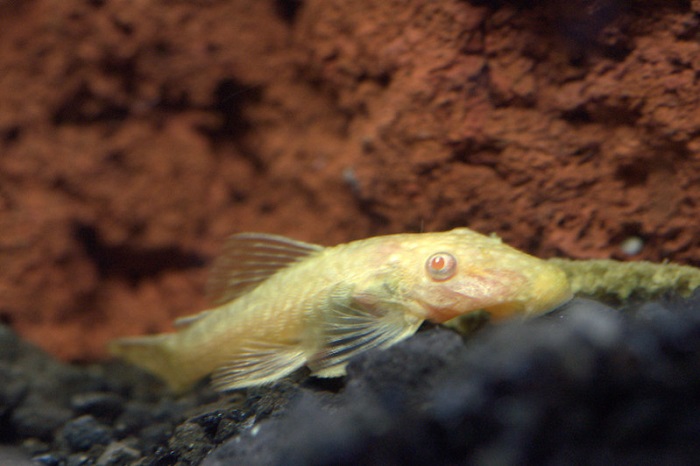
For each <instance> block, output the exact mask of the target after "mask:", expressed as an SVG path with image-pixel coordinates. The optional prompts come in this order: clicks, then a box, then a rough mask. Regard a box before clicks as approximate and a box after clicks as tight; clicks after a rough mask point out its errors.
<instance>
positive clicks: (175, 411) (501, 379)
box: [0, 292, 700, 466]
mask: <svg viewBox="0 0 700 466" xmlns="http://www.w3.org/2000/svg"><path fill="white" fill-rule="evenodd" d="M0 440H2V444H3V448H5V449H8V448H13V447H19V448H20V449H21V451H23V452H24V455H25V456H26V457H27V458H29V457H32V458H33V459H34V461H35V464H43V465H57V466H58V465H66V466H69V465H70V466H75V465H93V464H95V465H122V464H134V465H161V466H165V465H181V466H184V465H195V464H203V465H205V466H214V465H228V464H253V465H255V464H272V465H308V464H317V465H330V464H348V465H349V464H376V465H379V464H382V465H387V464H571V463H573V462H575V463H579V464H581V463H587V464H641V463H645V464H652V463H653V464H691V463H695V462H697V459H698V454H697V452H696V450H697V448H696V445H698V444H699V442H700V293H698V292H696V293H695V295H694V296H693V297H691V298H689V299H679V298H665V299H661V300H659V301H656V302H647V303H638V304H634V305H627V306H625V307H624V308H622V309H613V308H611V307H608V306H606V305H604V304H601V303H598V302H595V301H590V300H584V299H575V300H574V301H572V302H571V303H570V304H568V305H567V306H565V307H564V308H563V309H560V310H558V311H556V312H554V313H551V314H549V315H547V316H544V317H541V318H537V319H533V320H531V321H527V322H513V323H507V324H503V325H487V326H486V327H484V328H483V329H481V330H480V331H478V332H476V334H474V335H472V336H469V337H462V336H460V335H459V334H457V333H455V332H453V331H451V330H448V329H444V328H441V327H432V326H427V327H425V328H424V329H422V330H421V331H420V332H418V333H417V334H416V335H415V336H414V337H412V338H410V339H408V340H406V341H404V342H401V343H399V344H397V345H396V346H394V347H391V348H389V349H387V350H384V351H382V350H376V351H369V352H367V353H366V354H362V355H360V356H358V357H357V358H356V359H354V360H353V361H352V362H351V363H350V365H349V366H348V375H347V376H346V377H345V378H343V379H330V380H322V379H313V378H308V377H306V373H304V372H303V371H302V372H299V373H296V374H294V376H293V377H291V378H287V379H284V380H282V381H281V382H279V383H276V384H272V385H270V386H267V387H262V388H258V389H248V390H238V391H233V392H231V393H227V394H224V395H219V394H216V393H215V392H213V391H212V390H211V389H210V388H208V387H207V386H206V384H203V385H200V386H198V388H197V389H196V390H194V391H192V392H190V393H188V394H186V395H184V396H179V397H176V396H173V395H169V394H168V393H167V392H165V390H164V388H163V387H162V386H161V385H160V384H159V383H158V382H157V381H156V380H155V379H152V378H151V377H150V376H148V375H146V374H144V373H141V372H139V371H138V370H137V369H133V368H130V367H128V366H126V365H121V364H118V363H107V364H98V365H90V366H82V367H81V366H77V365H65V364H61V363H58V362H56V361H54V360H53V359H51V358H50V357H49V356H47V355H45V354H44V353H43V352H41V351H39V350H37V349H35V348H34V347H32V346H30V345H28V344H26V343H24V342H22V341H21V340H19V338H18V337H16V336H15V335H14V334H13V333H12V332H11V331H10V330H9V329H8V328H6V327H3V328H2V329H1V330H0ZM17 464H20V463H17Z"/></svg>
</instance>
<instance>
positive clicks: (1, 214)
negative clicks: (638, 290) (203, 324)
mask: <svg viewBox="0 0 700 466" xmlns="http://www.w3.org/2000/svg"><path fill="white" fill-rule="evenodd" d="M533 3H536V6H533V5H532V4H533ZM698 17H700V2H697V1H693V2H688V1H667V2H658V1H652V0H649V1H640V2H633V3H630V2H627V3H624V2H617V1H614V0H597V1H593V2H591V1H590V0H589V1H583V0H576V1H573V2H572V1H566V2H565V1H563V0H562V1H555V0H551V1H546V2H520V1H464V0H439V1H427V0H425V1H415V2H409V3H408V4H407V3H406V2H396V1H387V2H379V1H362V0H360V1H357V2H343V1H338V0H307V1H304V2H300V1H295V0H286V1H285V0H277V1H272V0H269V1H258V0H212V1H208V2H176V3H158V2H146V3H143V2H119V1H111V0H94V1H84V0H65V1H61V2H55V1H51V0H33V1H29V2H18V1H12V0H10V1H4V2H0V70H1V71H0V264H1V265H2V266H1V267H0V316H1V317H2V319H3V320H5V321H7V322H10V323H11V324H12V325H13V326H14V327H15V328H16V329H17V330H18V331H19V332H21V333H22V334H23V335H24V336H25V337H27V338H28V339H30V340H32V341H34V342H36V343H38V344H40V345H41V346H43V347H44V348H46V349H48V350H50V351H51V352H53V353H54V354H57V355H59V356H61V357H62V358H65V359H71V360H89V359H93V358H96V357H100V356H102V355H103V354H104V352H103V347H104V343H105V341H106V340H107V339H109V338H113V337H115V336H118V335H126V334H137V333H145V332H155V331H163V330H167V329H168V328H169V327H170V320H171V319H172V318H174V317H175V316H178V315H183V314H188V313H191V312H194V311H197V310H199V309H202V308H203V307H205V306H206V301H205V299H204V297H203V284H204V281H205V278H206V265H207V264H208V263H209V262H210V260H211V259H212V257H214V255H215V254H216V251H217V249H218V248H219V246H220V245H221V243H222V242H223V240H224V238H225V237H226V236H227V235H228V234H229V233H232V232H237V231H250V230H253V231H266V232H274V233H280V234H286V235H290V236H293V237H295V238H298V239H303V240H309V241H315V242H320V243H323V244H333V243H336V242H340V241H346V240H350V239H354V238H359V237H365V236H371V235H375V234H383V233H393V232H402V231H417V230H421V229H423V230H438V229H447V228H451V227H454V226H457V225H466V226H470V227H472V228H474V229H477V230H480V231H482V232H491V231H493V232H497V233H498V234H500V235H501V236H503V238H504V239H505V240H506V241H508V242H509V243H511V244H513V245H514V246H517V247H520V248H522V249H525V250H527V251H529V252H531V253H534V254H537V255H540V256H545V257H546V256H553V255H562V256H568V257H575V258H586V257H616V258H623V257H625V256H624V254H623V252H622V251H621V250H620V247H619V246H620V244H621V242H622V241H623V240H625V239H626V238H627V237H630V236H638V237H640V238H642V239H643V241H644V243H643V244H644V246H643V248H642V250H641V252H640V253H639V254H638V255H636V256H634V257H635V258H645V259H651V260H664V259H670V260H674V261H677V262H681V263H690V264H695V265H700V253H699V252H698V251H699V249H698V247H699V246H700V244H699V243H700V235H699V234H698V233H699V231H700V222H699V221H698V216H699V215H698V214H699V213H700V212H699V209H700V187H699V186H700V136H699V135H700V111H698V109H699V108H700V82H698V80H697V76H698V74H700V41H698V39H699V37H698V30H699V29H700V28H699V26H700V25H699V24H698Z"/></svg>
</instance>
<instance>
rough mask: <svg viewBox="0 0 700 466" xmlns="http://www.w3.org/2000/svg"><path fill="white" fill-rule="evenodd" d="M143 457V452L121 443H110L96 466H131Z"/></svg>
mask: <svg viewBox="0 0 700 466" xmlns="http://www.w3.org/2000/svg"><path fill="white" fill-rule="evenodd" d="M140 457H141V452H139V451H138V450H136V449H135V448H132V447H130V446H128V445H125V444H124V443H121V442H113V443H110V444H109V446H107V448H106V449H105V451H104V452H103V453H102V455H100V457H99V458H97V461H96V462H95V466H121V465H124V464H130V463H132V462H134V461H136V460H137V459H139V458H140Z"/></svg>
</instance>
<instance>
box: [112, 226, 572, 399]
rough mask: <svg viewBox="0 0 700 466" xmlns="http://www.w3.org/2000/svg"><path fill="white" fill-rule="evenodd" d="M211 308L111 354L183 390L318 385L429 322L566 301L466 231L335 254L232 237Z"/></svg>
mask: <svg viewBox="0 0 700 466" xmlns="http://www.w3.org/2000/svg"><path fill="white" fill-rule="evenodd" d="M209 292H210V295H211V296H212V298H213V299H214V301H215V303H216V304H217V305H218V307H216V308H214V309H211V310H208V311H204V312H201V313H199V314H196V315H194V316H190V317H185V318H182V319H178V320H176V321H175V325H176V326H177V327H179V331H178V332H176V333H170V334H161V335H154V336H145V337H133V338H124V339H120V340H116V341H113V342H111V344H110V350H111V352H112V353H113V354H114V355H118V356H120V357H123V358H125V359H127V360H128V361H130V362H132V363H133V364H135V365H137V366H140V367H142V368H145V369H147V370H149V371H151V372H153V373H155V374H157V375H158V376H160V377H161V378H163V379H164V380H165V381H166V382H167V383H168V385H169V386H170V387H171V388H172V389H173V390H175V391H182V390H184V389H186V388H188V387H190V386H191V385H193V384H194V383H195V382H196V381H198V380H199V379H201V378H203V377H205V376H207V375H209V374H212V383H213V386H214V388H216V389H217V390H229V389H234V388H242V387H250V386H255V385H261V384H266V383H269V382H273V381H275V380H278V379H280V378H282V377H284V376H286V375H287V374H289V373H291V372H293V371H295V370H296V369H298V368H300V367H302V366H304V365H306V366H307V367H309V369H311V371H312V373H313V374H314V375H316V376H319V377H337V376H341V375H343V374H344V373H345V366H346V364H347V363H348V360H349V359H350V358H352V357H353V356H355V355H356V354H359V353H361V352H363V351H367V350H369V349H371V348H386V347H388V346H391V345H393V344H395V343H396V342H398V341H400V340H403V339H405V338H407V337H409V336H410V335H412V334H413V333H415V332H416V330H417V329H418V327H419V326H420V325H421V323H422V322H423V321H424V320H429V321H432V322H436V323H441V322H445V321H447V320H450V319H452V318H454V317H457V316H461V315H464V314H466V313H469V312H472V311H476V310H486V311H488V312H489V313H491V315H492V317H494V318H505V317H509V316H513V315H525V316H527V315H534V314H540V313H543V312H546V311H549V310H551V309H553V308H555V307H557V306H558V305H560V304H562V303H564V302H565V301H567V300H569V299H570V298H571V290H570V287H569V283H568V281H567V278H566V275H565V274H564V272H563V271H562V270H561V269H559V268H558V267H557V266H555V265H552V264H549V263H547V262H546V261H544V260H541V259H538V258H536V257H533V256H530V255H528V254H525V253H523V252H521V251H518V250H517V249H514V248H512V247H510V246H508V245H506V244H503V243H502V242H501V240H500V239H498V238H495V237H491V236H484V235H481V234H479V233H476V232H474V231H472V230H469V229H467V228H457V229H454V230H452V231H448V232H442V233H417V234H398V235H389V236H377V237H374V238H368V239H364V240H359V241H353V242H350V243H346V244H340V245H338V246H334V247H327V248H323V247H321V246H317V245H313V244H308V243H303V242H300V241H295V240H291V239H288V238H285V237H282V236H275V235H268V234H261V233H242V234H237V235H233V236H232V237H231V238H230V239H229V241H228V243H227V244H226V247H225V251H224V253H223V255H222V256H221V257H220V258H219V259H218V260H217V261H216V262H215V264H214V271H213V274H212V279H211V282H210V289H209Z"/></svg>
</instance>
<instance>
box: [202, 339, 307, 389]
mask: <svg viewBox="0 0 700 466" xmlns="http://www.w3.org/2000/svg"><path fill="white" fill-rule="evenodd" d="M306 356H307V354H306V353H305V352H304V350H303V348H302V345H301V344H300V342H265V341H256V342H250V343H248V344H245V345H243V346H242V347H241V349H240V350H239V351H238V352H236V354H235V355H233V356H232V359H231V361H230V362H229V363H227V364H226V365H224V366H222V367H220V368H218V369H217V370H216V371H214V373H213V375H212V386H213V387H214V389H215V390H218V391H224V390H231V389H234V388H243V387H251V386H255V385H263V384H266V383H269V382H274V381H275V380H278V379H280V378H282V377H284V376H285V375H287V374H290V373H292V372H294V371H295V370H297V369H298V368H300V367H301V366H303V365H304V363H305V362H306Z"/></svg>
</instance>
